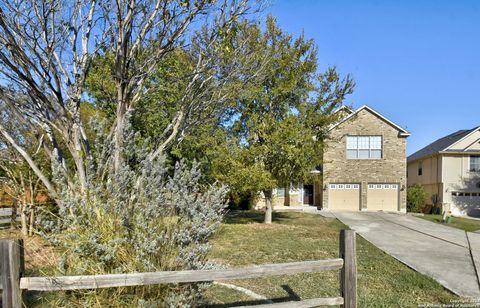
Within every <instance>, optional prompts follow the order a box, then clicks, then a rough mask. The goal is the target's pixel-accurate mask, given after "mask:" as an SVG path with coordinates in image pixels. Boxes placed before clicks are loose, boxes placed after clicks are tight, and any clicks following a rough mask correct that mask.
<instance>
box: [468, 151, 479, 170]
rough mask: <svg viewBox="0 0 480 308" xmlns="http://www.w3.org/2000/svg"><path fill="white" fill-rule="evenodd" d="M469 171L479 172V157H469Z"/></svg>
mask: <svg viewBox="0 0 480 308" xmlns="http://www.w3.org/2000/svg"><path fill="white" fill-rule="evenodd" d="M470 171H475V172H479V171H480V155H472V156H470Z"/></svg>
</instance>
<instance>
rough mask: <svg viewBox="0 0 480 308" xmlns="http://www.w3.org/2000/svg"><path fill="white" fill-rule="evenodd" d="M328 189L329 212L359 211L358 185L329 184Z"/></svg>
mask: <svg viewBox="0 0 480 308" xmlns="http://www.w3.org/2000/svg"><path fill="white" fill-rule="evenodd" d="M328 188H329V189H328V200H329V202H328V208H329V209H330V210H344V211H358V210H360V184H354V183H339V184H330V185H329V187H328Z"/></svg>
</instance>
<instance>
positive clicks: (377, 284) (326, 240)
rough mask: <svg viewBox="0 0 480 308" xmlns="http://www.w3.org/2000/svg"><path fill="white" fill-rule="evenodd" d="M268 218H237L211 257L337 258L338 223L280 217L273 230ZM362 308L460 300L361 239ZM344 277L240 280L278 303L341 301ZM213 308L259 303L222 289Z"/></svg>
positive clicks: (242, 260) (212, 293) (248, 260)
mask: <svg viewBox="0 0 480 308" xmlns="http://www.w3.org/2000/svg"><path fill="white" fill-rule="evenodd" d="M262 219H263V216H262V213H258V212H235V213H231V214H230V215H229V216H228V218H227V221H226V223H225V224H224V225H223V226H222V228H221V230H220V232H219V233H218V234H217V236H216V237H215V238H214V239H213V242H212V245H213V249H212V252H211V254H210V257H211V258H212V259H214V260H216V261H217V262H218V263H221V264H223V265H225V266H228V267H235V266H245V265H250V264H266V263H280V262H291V261H306V260H320V259H329V258H336V257H337V256H338V244H339V243H338V237H339V231H340V230H341V229H344V228H346V227H345V226H344V225H343V224H342V223H340V222H339V221H338V220H335V219H327V218H323V217H321V216H319V215H313V214H304V213H275V216H274V223H273V224H272V225H271V226H265V225H263V224H261V222H262ZM357 256H358V296H359V307H417V305H419V304H422V303H423V304H424V303H434V304H442V303H445V304H448V303H450V301H451V300H452V299H455V298H456V296H454V295H453V294H451V293H450V292H448V291H447V290H445V289H444V288H443V287H442V286H441V285H439V284H438V283H437V282H435V281H434V280H433V279H430V278H429V277H427V276H424V275H422V274H419V273H417V272H415V271H413V270H412V269H410V268H408V267H407V266H405V265H403V264H402V263H400V262H398V261H397V260H395V259H394V258H392V257H390V256H389V255H387V254H385V253H383V252H382V251H380V250H379V249H378V248H376V247H375V246H373V245H371V244H370V243H368V242H367V241H365V240H363V239H362V238H361V237H357ZM338 277H339V273H338V271H327V272H320V273H313V274H299V275H288V276H286V275H285V276H275V277H270V278H265V279H249V280H236V281H230V282H229V283H232V284H235V285H238V286H241V287H244V288H247V289H250V290H252V291H254V292H256V293H258V294H260V295H263V296H266V297H267V298H270V299H272V300H273V301H287V300H299V299H307V298H314V297H330V296H340V294H339V279H338ZM207 298H208V300H209V301H210V305H212V306H218V307H222V306H229V305H231V304H233V303H235V304H239V303H243V304H251V303H258V301H252V300H251V299H250V300H249V299H246V298H245V295H243V294H240V293H239V292H235V291H233V290H225V289H224V288H221V287H219V286H215V287H213V288H210V289H209V290H208V292H207Z"/></svg>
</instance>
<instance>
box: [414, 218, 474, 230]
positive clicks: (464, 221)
mask: <svg viewBox="0 0 480 308" xmlns="http://www.w3.org/2000/svg"><path fill="white" fill-rule="evenodd" d="M417 217H419V218H423V219H426V220H429V221H433V222H436V223H439V224H444V225H445V226H450V227H453V228H457V229H462V230H465V231H468V232H474V231H477V230H480V220H475V219H468V218H462V217H452V221H451V222H450V223H449V224H445V223H443V222H442V215H433V214H428V215H424V216H417Z"/></svg>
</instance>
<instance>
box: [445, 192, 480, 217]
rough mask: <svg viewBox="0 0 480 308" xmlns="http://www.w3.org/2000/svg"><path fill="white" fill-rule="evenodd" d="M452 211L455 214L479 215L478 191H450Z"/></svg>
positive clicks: (479, 195) (479, 200) (479, 198)
mask: <svg viewBox="0 0 480 308" xmlns="http://www.w3.org/2000/svg"><path fill="white" fill-rule="evenodd" d="M452 212H453V214H456V215H468V216H473V217H480V193H477V192H465V191H454V192H452Z"/></svg>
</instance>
